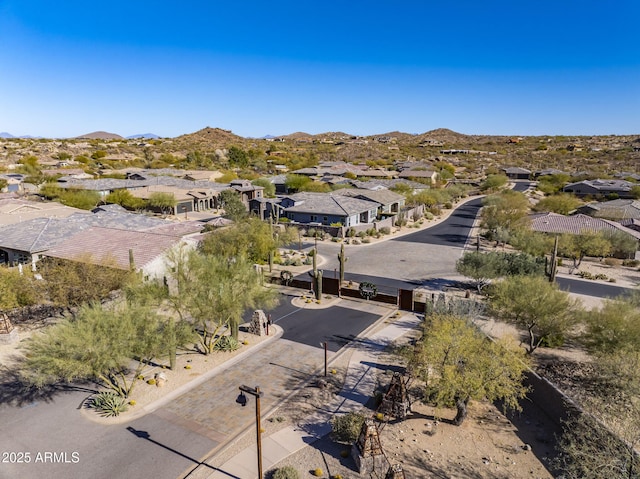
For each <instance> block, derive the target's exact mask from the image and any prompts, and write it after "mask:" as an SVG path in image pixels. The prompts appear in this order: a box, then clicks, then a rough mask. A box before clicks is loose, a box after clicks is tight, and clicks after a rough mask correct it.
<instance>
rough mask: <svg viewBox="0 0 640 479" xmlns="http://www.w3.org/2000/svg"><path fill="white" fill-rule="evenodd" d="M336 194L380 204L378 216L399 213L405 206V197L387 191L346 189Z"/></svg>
mask: <svg viewBox="0 0 640 479" xmlns="http://www.w3.org/2000/svg"><path fill="white" fill-rule="evenodd" d="M334 194H335V195H342V196H349V197H351V198H359V199H361V200H367V201H372V202H374V203H378V205H379V206H378V216H379V215H383V214H387V213H388V214H395V213H398V212H400V210H401V209H402V207H403V206H404V204H405V197H404V195H400V194H398V193H395V192H393V191H391V190H387V189H378V190H367V189H359V188H345V189H342V190H337V191H335V192H334Z"/></svg>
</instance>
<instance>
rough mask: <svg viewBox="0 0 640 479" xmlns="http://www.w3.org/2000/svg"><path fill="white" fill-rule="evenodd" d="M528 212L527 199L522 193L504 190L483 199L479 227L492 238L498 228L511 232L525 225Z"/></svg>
mask: <svg viewBox="0 0 640 479" xmlns="http://www.w3.org/2000/svg"><path fill="white" fill-rule="evenodd" d="M528 212H529V200H528V199H527V197H526V196H525V195H524V194H523V193H520V192H518V191H513V190H504V191H501V192H500V193H496V194H493V195H489V196H487V197H486V198H484V199H483V201H482V210H481V211H480V217H481V223H480V227H481V228H482V229H483V230H485V231H486V235H487V237H488V238H489V239H493V237H494V235H495V234H496V231H497V230H498V228H504V229H506V230H507V231H510V232H511V231H514V230H518V229H520V228H523V227H525V226H526V225H527V213H528Z"/></svg>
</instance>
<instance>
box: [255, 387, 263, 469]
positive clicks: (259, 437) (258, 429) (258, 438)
mask: <svg viewBox="0 0 640 479" xmlns="http://www.w3.org/2000/svg"><path fill="white" fill-rule="evenodd" d="M256 393H257V395H256V441H257V443H258V479H262V432H261V431H262V428H261V427H260V388H259V387H258V386H256Z"/></svg>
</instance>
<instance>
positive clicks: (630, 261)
mask: <svg viewBox="0 0 640 479" xmlns="http://www.w3.org/2000/svg"><path fill="white" fill-rule="evenodd" d="M638 265H640V261H638V260H637V259H625V260H623V261H622V266H627V267H629V268H636V267H637V266H638Z"/></svg>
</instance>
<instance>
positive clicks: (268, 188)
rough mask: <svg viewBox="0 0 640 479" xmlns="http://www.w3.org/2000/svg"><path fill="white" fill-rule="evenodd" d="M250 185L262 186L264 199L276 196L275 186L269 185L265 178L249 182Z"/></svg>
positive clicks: (269, 182)
mask: <svg viewBox="0 0 640 479" xmlns="http://www.w3.org/2000/svg"><path fill="white" fill-rule="evenodd" d="M251 184H252V185H255V186H262V187H263V188H264V196H265V197H266V198H275V196H276V185H274V184H273V183H271V181H269V180H268V179H267V178H258V179H256V180H253V181H252V182H251Z"/></svg>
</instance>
